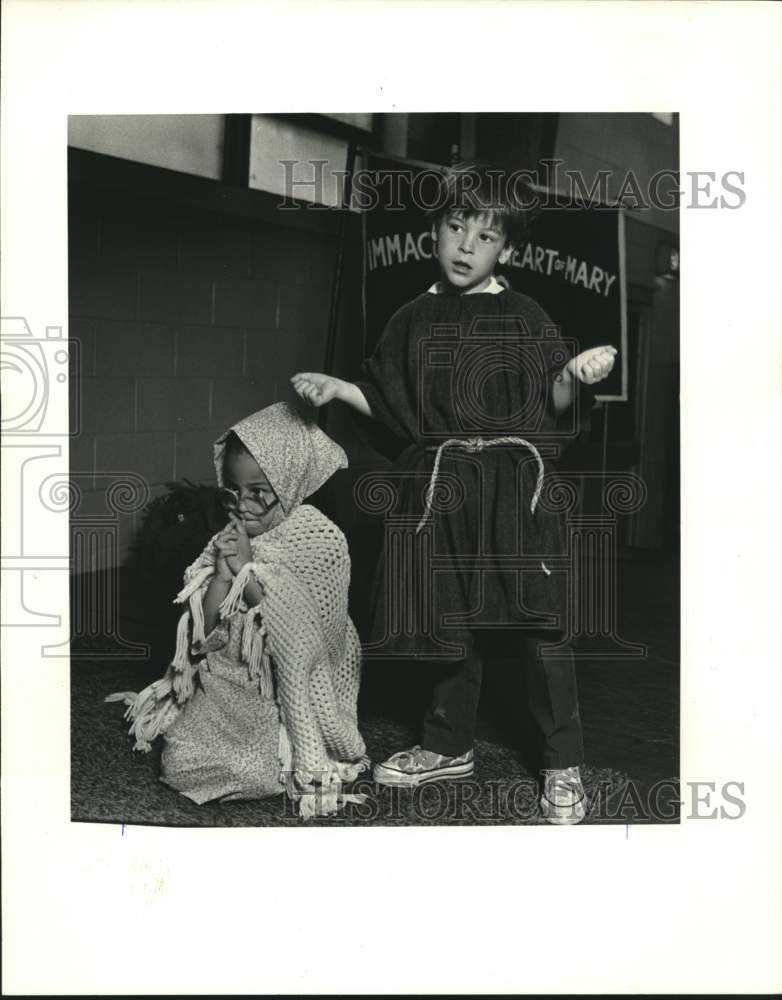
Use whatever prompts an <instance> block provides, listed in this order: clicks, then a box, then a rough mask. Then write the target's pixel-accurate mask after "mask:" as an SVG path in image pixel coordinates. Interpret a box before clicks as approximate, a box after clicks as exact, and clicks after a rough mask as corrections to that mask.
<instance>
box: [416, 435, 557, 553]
mask: <svg viewBox="0 0 782 1000" xmlns="http://www.w3.org/2000/svg"><path fill="white" fill-rule="evenodd" d="M502 444H520V445H522V446H523V447H524V448H528V449H529V450H530V451H531V452H532V454H533V455H534V456H535V459H536V460H537V463H538V481H537V485H536V486H535V493H534V494H533V497H532V502H531V503H530V505H529V509H530V513H531V514H534V513H535V507H536V506H537V503H538V500H539V498H540V491H541V490H542V489H543V473H544V467H543V459H542V458H541V457H540V452H539V451H538V449H537V448H536V447H535V445H534V444H530V442H529V441H527V440H525V439H524V438H522V437H497V438H490V439H489V440H488V441H486V440H484V438H480V437H477V438H464V439H463V438H449V439H448V440H447V441H443V443H442V444H441V445H440V446H439V447H438V448H437V454H436V455H435V459H434V467H433V468H432V478H431V479H430V480H429V485H428V486H427V488H426V508H425V510H424V516H423V517H422V518H421V520H420V521H419V522H418V527H417V528H416V529H415V533H416V534H418V532H419V531H420V530H421V528H423V526H424V525H425V524H426V519H427V518H428V517H429V514H430V513H431V511H432V501H433V500H434V490H435V486H436V485H437V476H438V474H439V472H440V459H441V458H442V457H443V451H445V449H446V448H461V449H462V450H463V451H469V452H473V453H475V452H479V451H483V449H484V448H491V447H492V446H493V445H502ZM426 450H427V451H432V450H433V449H432V448H427V449H426Z"/></svg>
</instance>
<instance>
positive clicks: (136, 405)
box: [69, 158, 361, 572]
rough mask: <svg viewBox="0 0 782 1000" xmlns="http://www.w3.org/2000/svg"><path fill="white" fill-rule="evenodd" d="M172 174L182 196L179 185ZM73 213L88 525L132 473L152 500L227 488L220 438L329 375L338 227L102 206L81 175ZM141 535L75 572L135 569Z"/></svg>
mask: <svg viewBox="0 0 782 1000" xmlns="http://www.w3.org/2000/svg"><path fill="white" fill-rule="evenodd" d="M105 159H106V161H107V171H109V172H110V168H111V166H112V164H110V163H109V162H108V161H109V160H110V158H105ZM96 162H98V161H92V166H93V168H94V165H95V163H96ZM135 169H136V170H137V171H138V170H142V171H143V170H150V171H154V169H155V168H135ZM162 173H166V174H168V178H167V179H168V182H169V184H170V185H173V189H174V190H176V184H177V180H176V178H177V175H175V174H173V173H169V172H162ZM194 183H197V184H201V185H204V184H206V185H209V184H211V183H212V182H209V181H202V180H198V181H197V182H194V180H193V179H192V178H184V177H183V178H182V185H183V188H184V187H187V188H188V190H189V191H192V185H193V184H194ZM204 190H206V189H204ZM210 191H214V188H212V189H210ZM243 196H246V193H243ZM261 197H262V196H261V195H258V198H261ZM191 201H192V199H191ZM69 213H70V217H69V241H70V242H69V266H70V272H69V283H70V330H69V334H70V337H71V338H73V339H76V340H77V341H78V342H79V344H80V348H81V349H80V352H79V355H80V358H79V363H78V364H77V365H75V366H73V368H72V372H71V393H72V399H71V408H72V415H74V416H75V415H76V414H77V413H79V412H80V434H79V435H78V436H76V437H75V438H73V439H72V442H71V454H70V468H71V475H72V477H73V478H74V480H75V481H76V482H77V483H78V485H79V486H80V488H81V490H82V494H83V495H82V501H81V507H80V511H81V512H82V513H84V512H91V511H94V512H95V513H98V512H99V511H101V510H102V509H103V508H104V507H105V500H104V491H105V487H106V485H107V483H108V481H109V479H110V478H114V479H117V478H121V476H120V474H121V473H123V472H130V473H134V474H135V475H137V476H141V477H143V478H144V480H146V482H147V483H148V484H149V487H150V490H151V495H152V496H155V495H157V494H160V493H161V492H163V491H164V490H165V484H166V483H167V482H170V481H172V480H176V479H181V478H183V477H186V478H188V479H191V480H195V481H210V480H213V478H214V471H213V467H212V463H211V444H212V441H213V440H214V438H215V437H217V436H218V434H219V433H220V432H221V431H223V430H224V429H225V428H226V427H228V426H230V424H231V423H233V422H235V421H236V420H238V419H239V418H241V417H243V416H245V415H246V414H248V413H251V412H253V411H254V410H257V409H260V408H261V407H263V406H266V405H268V404H269V403H272V402H275V401H277V400H282V399H290V400H292V399H293V398H294V396H293V394H292V391H291V390H290V387H289V383H288V379H289V378H290V376H291V374H292V373H293V372H294V371H296V370H300V369H307V368H313V369H316V370H320V369H322V367H323V361H324V351H325V344H326V333H327V327H328V316H329V303H330V295H331V284H332V277H333V271H334V257H335V251H336V241H335V225H334V221H335V220H334V218H333V213H322V212H321V213H319V215H320V217H321V218H322V225H321V224H320V220H319V218H318V217H317V216H318V213H313V214H312V217H308V219H307V228H302V220H301V219H296V220H294V219H293V218H292V217H291V216H290V215H288V216H285V215H284V214H283V213H277V217H275V218H274V222H275V224H273V225H272V224H270V223H269V222H268V221H266V220H264V219H262V218H252V219H250V218H237V217H236V213H235V212H234V213H231V212H226V213H224V214H223V213H220V212H219V211H218V212H216V211H215V210H214V205H210V206H209V210H206V208H205V209H204V210H201V209H199V207H198V206H197V205H192V204H182V203H179V202H178V201H177V199H176V198H174V199H171V202H170V203H169V202H167V201H166V200H161V199H160V198H159V197H153V196H147V195H146V194H145V193H144V192H143V191H139V190H133V191H127V190H117V189H116V188H115V189H110V188H106V189H100V190H96V189H95V187H94V185H92V184H88V183H83V182H80V178H79V177H78V175H77V176H75V177H74V175H73V170H72V176H71V186H70V201H69ZM294 214H298V213H294ZM288 219H289V220H290V222H289V224H287V225H286V224H285V223H286V220H288ZM350 252H352V253H354V254H355V253H357V252H358V249H357V244H355V245H354V246H353V248H352V250H351V251H350ZM355 274H358V275H360V268H357V267H356V266H355V261H353V263H352V264H351V266H350V267H348V268H346V275H347V278H348V282H347V287H346V292H345V296H344V299H345V302H346V304H347V305H346V309H347V313H348V316H347V318H345V319H344V320H343V324H344V326H345V329H346V331H347V333H341V334H340V343H341V345H342V348H343V349H344V342H345V337H346V336H348V337H350V336H353V335H355V337H356V338H357V343H358V344H360V332H361V331H360V315H357V314H356V309H357V307H358V305H359V304H360V297H359V296H358V294H357V293H356V289H355V288H352V287H351V286H350V281H351V280H352V281H353V282H355V281H356V280H357V279H356V278H353V277H351V276H352V275H355ZM351 310H352V311H351ZM109 474H111V475H109ZM139 519H140V514H139V513H128V514H120V515H119V546H118V549H117V551H116V554H114V555H113V554H111V553H110V552H108V553H107V554H106V555H105V563H106V564H105V565H93V566H89V567H80V566H74V567H73V570H74V572H83V571H85V570H95V569H108V568H110V564H111V563H112V562H114V561H116V562H118V563H120V564H123V563H125V562H126V561H127V559H128V556H129V547H130V545H131V544H132V541H133V537H134V534H135V532H136V530H137V528H138V523H139Z"/></svg>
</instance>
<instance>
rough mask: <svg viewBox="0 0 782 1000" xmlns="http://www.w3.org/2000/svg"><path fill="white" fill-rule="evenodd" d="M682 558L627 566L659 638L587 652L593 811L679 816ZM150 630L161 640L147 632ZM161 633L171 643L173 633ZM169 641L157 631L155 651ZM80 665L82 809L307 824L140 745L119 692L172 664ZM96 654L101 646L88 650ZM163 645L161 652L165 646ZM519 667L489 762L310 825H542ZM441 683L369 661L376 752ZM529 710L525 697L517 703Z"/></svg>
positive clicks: (498, 699) (628, 816)
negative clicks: (208, 785)
mask: <svg viewBox="0 0 782 1000" xmlns="http://www.w3.org/2000/svg"><path fill="white" fill-rule="evenodd" d="M676 579H677V576H676V568H675V567H671V566H670V565H669V564H668V563H666V562H665V561H662V560H660V559H650V558H648V557H647V558H646V559H645V560H643V561H642V560H640V559H636V560H635V562H634V563H633V564H632V565H631V566H628V567H627V568H626V572H625V574H624V597H625V600H624V602H623V603H624V614H623V621H622V623H621V626H622V627H621V634H622V635H623V637H624V638H626V639H628V640H634V641H641V642H646V643H648V644H649V655H648V656H647V657H646V658H644V659H643V660H635V661H632V660H613V661H611V660H605V659H603V660H590V659H579V660H578V661H577V674H578V685H579V701H580V707H581V717H582V719H583V723H584V742H585V749H586V760H587V765H586V766H585V767H583V768H582V776H583V778H584V783H585V788H586V792H587V798H588V802H589V805H590V807H591V808H590V812H589V815H588V817H587V820H586V822H587V823H621V824H626V823H650V822H651V823H671V822H674V823H675V822H678V816H679V812H678V801H677V800H678V794H677V792H678V788H677V783H678V771H679V759H678V755H679V668H678V615H677V612H678V598H677V591H678V588H677V587H676V586H672V584H673V583H674V581H675V580H676ZM144 637H145V639H152V638H153V637H152V636H151V635H147V634H145V636H144ZM166 644H167V643H166V641H165V640H161V649H162V648H163V647H164V646H166ZM154 649H155V646H154V643H153V650H154ZM83 656H84V657H85V658H84V659H78V658H74V659H73V660H72V670H71V720H72V729H71V751H72V755H71V792H72V801H71V815H72V818H73V819H74V820H76V821H86V822H106V823H124V824H154V825H166V826H193V827H195V826H301V825H304V824H305V821H302V820H301V819H300V818H299V817H298V816H297V815H294V814H293V810H292V808H291V806H290V804H289V803H288V802H287V800H286V799H285V798H284V797H283V796H278V797H276V798H273V799H267V800H264V801H260V802H257V801H255V802H249V801H248V802H227V803H218V802H215V803H209V804H206V805H203V806H197V805H195V804H194V803H192V802H190V801H189V800H188V799H185V798H184V797H182V796H181V795H179V794H178V793H176V792H174V791H173V790H171V789H170V788H167V787H166V786H165V785H163V784H162V783H161V782H160V780H159V778H158V775H159V756H160V747H157V748H155V749H153V751H152V752H151V753H149V754H143V753H136V752H133V750H132V740H131V739H130V738H129V737H128V736H127V723H126V722H125V721H124V719H123V717H122V714H123V709H122V706H121V705H118V704H105V703H104V697H105V696H106V695H107V694H109V693H111V692H114V691H127V690H136V691H138V690H140V689H141V688H142V687H143V686H145V685H146V684H147V683H149V682H150V681H152V680H155V679H156V678H157V677H159V676H160V675H161V674H162V672H163V669H164V664H162V663H161V662H160V660H159V656H160V654H158V653H154V652H153V658H152V662H154V666H151V665H150V663H142V664H140V663H139V662H138V661H135V662H134V661H130V662H129V661H121V660H120V661H118V660H114V661H111V660H108V661H107V660H106V659H105V658H98V657H97V656H94V653H92V654H91V653H90V652H89V650H88V649H84V650H83ZM90 656H94V658H86V657H90ZM156 656H157V659H155V657H156ZM518 683H519V681H518V677H517V676H516V671H515V670H514V669H513V668H512V667H509V666H508V664H505V665H504V666H503V664H501V663H497V664H495V667H494V668H493V669H492V670H489V671H486V676H485V678H484V693H483V694H482V702H481V710H480V713H479V720H478V733H477V740H476V769H475V775H474V776H473V777H472V778H471V779H468V780H465V781H461V782H443V783H438V784H432V785H428V786H424V787H423V788H421V789H417V790H416V791H410V790H399V789H389V788H383V787H380V786H377V785H375V784H374V782H372V780H371V779H370V778H360V779H359V781H358V782H357V783H356V787H355V788H354V790H355V791H360V792H366V793H368V799H367V802H366V804H365V805H363V806H357V805H350V806H348V807H346V810H345V812H344V814H341V815H338V816H334V817H329V818H327V819H318V820H310V821H307V824H308V825H314V826H317V825H324V824H325V825H330V826H334V825H349V826H409V825H416V826H422V825H428V826H431V825H464V824H471V825H499V824H509V825H510V824H512V825H519V824H527V825H534V824H541V823H543V822H544V820H543V818H542V816H541V815H540V812H539V809H538V805H537V799H538V793H537V782H536V773H537V766H539V765H537V764H536V763H535V762H534V757H533V747H534V740H533V739H532V737H531V732H532V730H531V726H530V724H529V720H528V719H525V718H524V717H523V716H519V715H516V714H513V713H510V712H509V706H516V707H518V706H519V705H521V704H523V702H524V698H523V695H522V693H521V692H520V691H519V689H518ZM426 695H427V687H426V683H425V677H424V676H423V675H422V673H421V671H420V668H411V669H409V670H407V671H405V669H404V667H402V666H401V665H395V666H394V668H393V670H392V671H384V670H383V668H382V667H381V666H380V665H378V664H377V663H374V664H373V663H369V664H366V665H365V669H364V681H363V683H362V694H361V700H360V703H359V719H360V720H361V730H362V733H363V735H364V738H365V740H366V743H367V749H368V752H369V754H370V757H371V758H372V760H373V761H375V762H376V761H380V760H383V759H384V758H385V757H386V756H388V754H389V753H392V752H393V751H395V750H399V749H402V748H404V747H406V746H410V745H412V744H413V743H415V742H417V739H418V737H417V733H416V724H417V722H420V719H421V717H422V714H423V708H424V704H425V701H426ZM514 712H515V709H514Z"/></svg>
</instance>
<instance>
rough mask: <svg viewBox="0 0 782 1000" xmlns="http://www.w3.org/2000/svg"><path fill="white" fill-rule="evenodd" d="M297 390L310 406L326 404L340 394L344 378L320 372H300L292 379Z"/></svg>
mask: <svg viewBox="0 0 782 1000" xmlns="http://www.w3.org/2000/svg"><path fill="white" fill-rule="evenodd" d="M291 384H292V385H293V388H294V389H295V390H296V392H297V393H298V394H299V395H300V396H301V398H302V399H303V400H305V401H306V402H307V403H309V404H310V406H324V405H325V404H326V403H330V402H331V400H332V399H335V398H336V397H337V396H338V395H339V391H340V389H341V387H342V379H339V378H334V377H333V375H321V374H320V372H298V373H297V374H296V375H294V376H293V378H292V379H291Z"/></svg>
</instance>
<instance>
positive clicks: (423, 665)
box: [68, 112, 742, 826]
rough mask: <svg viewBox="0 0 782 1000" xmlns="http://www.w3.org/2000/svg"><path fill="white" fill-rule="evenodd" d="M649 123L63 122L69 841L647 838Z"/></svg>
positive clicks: (652, 662)
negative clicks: (161, 827)
mask: <svg viewBox="0 0 782 1000" xmlns="http://www.w3.org/2000/svg"><path fill="white" fill-rule="evenodd" d="M678 141H679V140H678V119H677V115H676V113H675V112H667V113H666V112H661V113H654V112H648V113H634V114H630V113H625V114H607V113H602V114H600V113H595V114H571V113H567V112H561V113H552V114H524V113H504V114H497V113H495V114H466V113H459V114H424V113H413V114H401V113H400V114H390V115H388V114H369V113H351V114H343V115H322V114H320V115H319V114H297V115H269V114H266V115H260V114H259V115H223V116H214V115H213V116H208V115H192V116H163V117H162V118H161V117H159V116H117V117H105V116H100V117H95V116H73V117H71V118H70V119H69V123H68V170H69V173H68V194H69V217H68V225H69V295H70V311H69V335H70V339H71V341H72V342H73V344H74V346H75V352H74V354H75V357H76V358H77V359H78V361H77V364H76V365H74V366H73V367H72V369H71V382H70V388H71V396H70V406H71V428H72V433H73V438H72V442H71V453H70V454H71V466H70V479H69V482H70V489H71V493H70V496H71V498H72V501H73V509H72V511H71V531H72V539H71V551H72V564H71V573H72V587H73V589H72V593H71V606H72V617H71V620H72V623H73V633H72V639H71V724H72V729H71V749H72V767H71V780H72V795H73V818H74V819H75V820H87V821H110V822H120V823H127V824H129V823H162V824H166V823H171V824H174V825H200V824H204V825H226V826H233V825H255V824H267V823H272V824H273V823H296V822H299V820H300V819H302V818H305V819H319V818H321V817H323V818H325V817H329V820H328V821H329V822H330V823H334V822H339V823H347V824H358V825H361V824H367V823H389V824H394V825H396V824H417V823H429V824H432V823H477V824H483V823H493V824H497V823H503V822H506V823H541V822H549V823H552V824H576V823H582V822H585V823H589V822H594V823H603V822H624V823H638V822H644V823H650V822H676V821H678V814H679V807H678V801H679V799H680V790H679V733H678V720H679V602H678V599H677V595H678V591H679V474H678V465H679V447H678V445H679V441H678V434H679V431H678V427H679V413H678V396H679V363H678V341H679V309H678V282H679V263H678V261H679V246H678V232H679V223H678V219H679V196H678V193H677V178H678ZM730 180H731V179H730V178H728V179H727V180H726V184H728V185H729V182H730ZM728 194H732V197H734V199H735V198H740V197H741V195H742V192H741V191H740V190H739V189H738V188H735V189H734V190H733V191H732V192H730V191H729V190H728V189H727V188H726V191H725V195H726V196H727V195H728ZM294 515H295V516H294ZM104 698H107V699H108V700H109V703H111V702H113V701H115V700H116V701H118V702H121V703H122V704H123V706H124V707H125V709H126V711H125V719H126V721H127V722H128V723H129V728H130V735H131V737H132V739H131V741H130V742H128V741H127V740H126V739H123V738H122V735H123V726H122V723H121V720H122V717H123V716H122V713H121V712H118V711H117V710H116V709H114V710H111V709H109V708H108V707H107V706H106V705H105V704H104ZM124 728H125V729H127V728H128V727H127V726H126V727H124ZM131 749H135V750H136V751H141V755H140V758H141V759H139V755H138V754H133V753H131V752H130V751H131ZM430 786H431V787H430ZM734 808H735V806H734ZM331 817H333V818H331Z"/></svg>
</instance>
